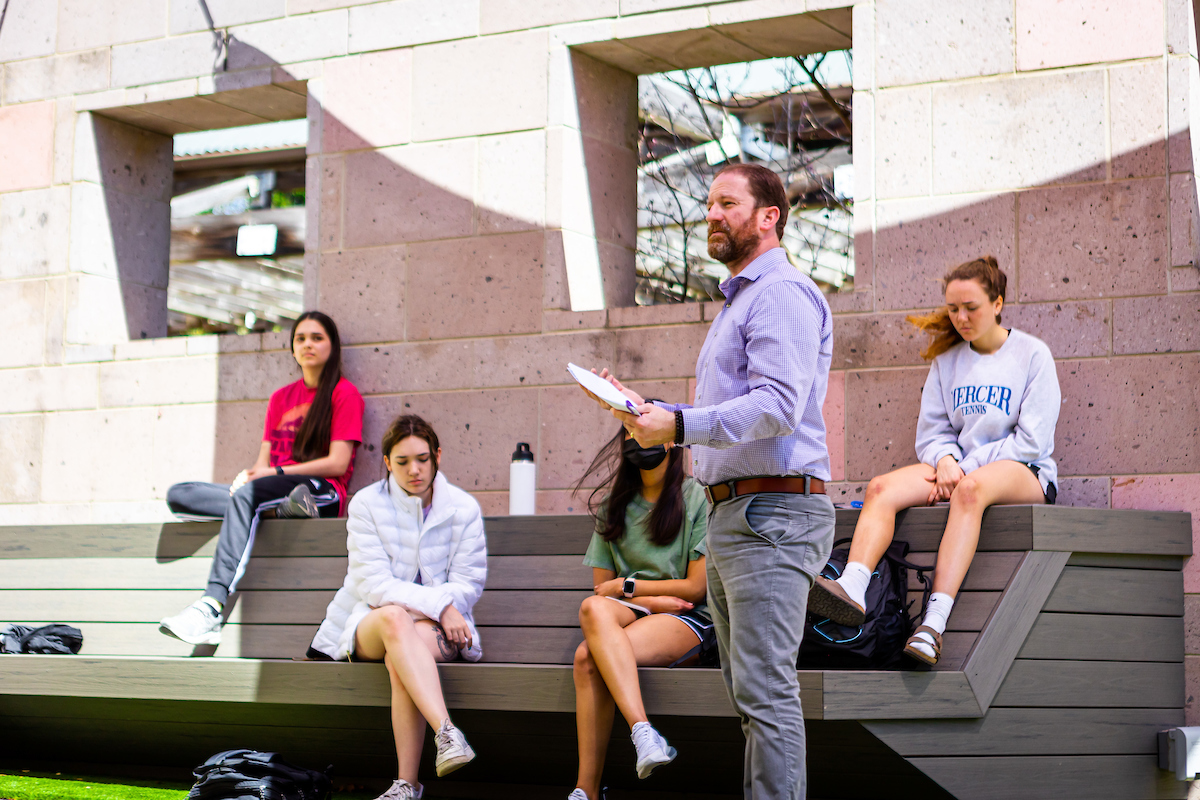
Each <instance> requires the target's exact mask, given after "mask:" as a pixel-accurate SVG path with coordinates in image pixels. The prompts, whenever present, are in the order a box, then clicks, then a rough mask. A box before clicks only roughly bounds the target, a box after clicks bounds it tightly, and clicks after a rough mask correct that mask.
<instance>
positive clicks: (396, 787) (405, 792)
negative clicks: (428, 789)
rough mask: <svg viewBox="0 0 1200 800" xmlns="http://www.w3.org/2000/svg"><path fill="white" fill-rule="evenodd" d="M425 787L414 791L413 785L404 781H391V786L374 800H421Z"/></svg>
mask: <svg viewBox="0 0 1200 800" xmlns="http://www.w3.org/2000/svg"><path fill="white" fill-rule="evenodd" d="M423 794H425V787H424V786H422V787H420V788H419V789H414V788H413V785H412V784H411V783H409V782H408V781H406V780H404V779H400V780H395V781H392V785H391V786H389V787H388V790H387V791H386V792H384V793H383V794H381V795H379V797H376V798H375V800H421V795H423Z"/></svg>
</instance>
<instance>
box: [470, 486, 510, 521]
mask: <svg viewBox="0 0 1200 800" xmlns="http://www.w3.org/2000/svg"><path fill="white" fill-rule="evenodd" d="M470 495H471V496H472V497H474V498H475V502H477V503H479V510H480V511H482V512H483V515H484V516H485V517H507V516H508V492H470Z"/></svg>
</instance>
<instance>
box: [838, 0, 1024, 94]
mask: <svg viewBox="0 0 1200 800" xmlns="http://www.w3.org/2000/svg"><path fill="white" fill-rule="evenodd" d="M1012 30H1013V28H1012V4H1011V3H1010V2H1009V0H979V1H978V2H973V3H961V2H958V0H932V1H931V0H879V2H877V3H875V80H876V82H877V84H878V85H879V86H898V85H902V84H908V83H928V82H930V81H945V80H953V79H955V78H973V77H976V76H979V75H996V74H998V73H1004V72H1011V71H1012V69H1013V52H1012V35H1013V34H1012ZM856 55H857V54H856ZM856 60H857V59H856Z"/></svg>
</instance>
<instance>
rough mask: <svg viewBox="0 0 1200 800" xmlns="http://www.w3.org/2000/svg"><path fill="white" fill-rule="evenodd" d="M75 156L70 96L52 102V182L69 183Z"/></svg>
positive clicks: (73, 118) (73, 116)
mask: <svg viewBox="0 0 1200 800" xmlns="http://www.w3.org/2000/svg"><path fill="white" fill-rule="evenodd" d="M74 156H75V108H74V104H73V103H72V102H71V98H69V97H68V98H65V99H63V100H59V101H58V102H56V103H55V104H54V182H55V183H69V182H70V180H71V171H72V169H73V166H74V165H73V164H72V161H73V159H74Z"/></svg>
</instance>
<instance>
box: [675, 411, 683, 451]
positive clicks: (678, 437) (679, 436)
mask: <svg viewBox="0 0 1200 800" xmlns="http://www.w3.org/2000/svg"><path fill="white" fill-rule="evenodd" d="M675 444H683V410H682V409H676V410H675Z"/></svg>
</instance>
